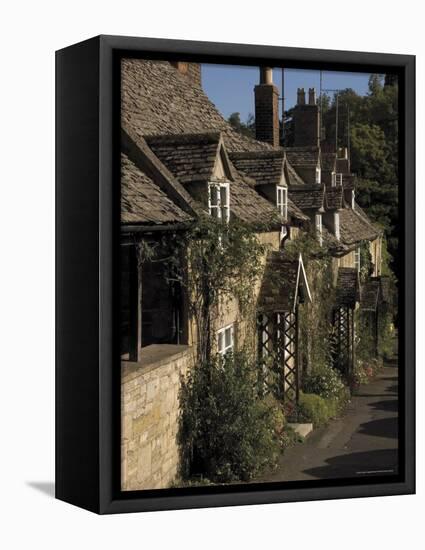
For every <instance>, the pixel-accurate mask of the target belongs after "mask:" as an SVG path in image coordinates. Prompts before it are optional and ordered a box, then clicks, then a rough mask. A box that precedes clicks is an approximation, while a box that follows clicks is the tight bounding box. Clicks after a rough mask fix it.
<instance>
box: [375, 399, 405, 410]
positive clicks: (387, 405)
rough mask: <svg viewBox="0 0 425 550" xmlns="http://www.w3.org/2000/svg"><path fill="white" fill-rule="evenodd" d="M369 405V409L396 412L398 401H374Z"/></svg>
mask: <svg viewBox="0 0 425 550" xmlns="http://www.w3.org/2000/svg"><path fill="white" fill-rule="evenodd" d="M369 407H370V408H371V409H375V410H376V411H388V412H397V411H398V402H397V401H393V400H386V401H374V402H373V403H371V404H370V405H369Z"/></svg>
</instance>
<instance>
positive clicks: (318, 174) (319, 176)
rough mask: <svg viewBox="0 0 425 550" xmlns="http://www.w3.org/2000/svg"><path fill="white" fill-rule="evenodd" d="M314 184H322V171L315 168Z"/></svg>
mask: <svg viewBox="0 0 425 550" xmlns="http://www.w3.org/2000/svg"><path fill="white" fill-rule="evenodd" d="M316 183H317V184H320V183H322V171H321V169H320V168H318V167H316Z"/></svg>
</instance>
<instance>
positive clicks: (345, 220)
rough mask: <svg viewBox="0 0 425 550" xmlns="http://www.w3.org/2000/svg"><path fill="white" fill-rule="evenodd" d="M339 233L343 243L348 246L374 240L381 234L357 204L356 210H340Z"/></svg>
mask: <svg viewBox="0 0 425 550" xmlns="http://www.w3.org/2000/svg"><path fill="white" fill-rule="evenodd" d="M339 231H340V235H341V241H342V242H343V243H344V244H346V245H352V244H355V243H358V242H360V241H365V240H369V241H370V240H374V239H376V238H377V237H378V236H379V234H380V231H379V230H378V229H377V228H376V227H375V226H374V225H373V224H372V222H371V221H370V220H369V219H368V218H367V216H366V215H365V214H364V212H363V211H362V210H361V209H360V207H359V206H358V205H357V203H356V204H355V209H354V210H352V209H351V208H343V209H342V210H340V212H339Z"/></svg>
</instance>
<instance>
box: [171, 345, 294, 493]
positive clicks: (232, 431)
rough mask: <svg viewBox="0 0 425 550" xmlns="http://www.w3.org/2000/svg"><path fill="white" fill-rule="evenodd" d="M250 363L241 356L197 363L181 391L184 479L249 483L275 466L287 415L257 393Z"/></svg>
mask: <svg viewBox="0 0 425 550" xmlns="http://www.w3.org/2000/svg"><path fill="white" fill-rule="evenodd" d="M253 371H254V369H253V368H252V363H251V361H250V360H249V358H248V356H247V355H246V354H245V353H243V352H238V353H235V354H227V355H226V356H225V357H224V358H221V357H214V358H212V359H211V360H209V361H205V362H203V363H201V364H198V365H197V366H196V367H195V368H193V369H192V371H191V373H190V374H189V376H188V377H187V379H186V380H182V385H181V392H180V409H181V414H180V419H179V420H180V425H179V433H178V440H179V444H180V449H181V459H182V460H181V464H182V472H181V475H182V477H185V478H188V477H189V478H190V477H191V476H193V475H197V474H198V475H199V474H202V475H203V476H205V477H207V478H208V479H209V480H211V481H212V482H219V483H224V482H230V481H238V480H242V481H249V480H250V479H251V478H252V477H253V476H255V475H257V474H258V473H260V472H261V471H262V470H263V469H265V468H267V467H272V466H274V465H275V464H276V462H277V459H278V456H279V450H280V441H279V430H281V429H283V423H284V421H283V416H282V414H281V411H280V410H279V409H277V408H276V407H275V405H274V403H271V402H270V399H261V398H259V397H258V394H257V393H256V391H255V374H254V372H253Z"/></svg>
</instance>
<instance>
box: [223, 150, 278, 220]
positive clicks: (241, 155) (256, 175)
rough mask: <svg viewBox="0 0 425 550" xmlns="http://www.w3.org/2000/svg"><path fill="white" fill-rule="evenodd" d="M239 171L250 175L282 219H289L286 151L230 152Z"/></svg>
mask: <svg viewBox="0 0 425 550" xmlns="http://www.w3.org/2000/svg"><path fill="white" fill-rule="evenodd" d="M230 160H231V161H232V163H233V165H234V166H235V168H236V169H237V170H238V172H240V173H243V174H246V175H247V176H249V177H250V178H251V179H252V181H253V185H254V186H255V189H256V191H257V192H258V193H259V194H260V195H262V196H263V197H265V198H266V199H267V200H268V201H269V202H271V203H272V204H274V205H275V207H276V209H277V211H278V213H279V214H280V216H281V218H282V221H287V219H288V184H287V180H286V175H285V162H286V158H285V153H284V151H283V150H278V151H271V150H269V151H250V152H246V151H244V152H237V153H230Z"/></svg>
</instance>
